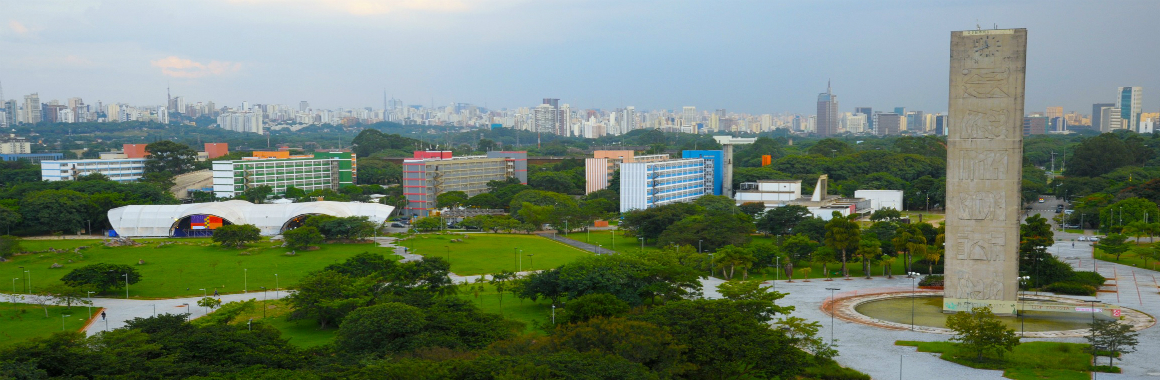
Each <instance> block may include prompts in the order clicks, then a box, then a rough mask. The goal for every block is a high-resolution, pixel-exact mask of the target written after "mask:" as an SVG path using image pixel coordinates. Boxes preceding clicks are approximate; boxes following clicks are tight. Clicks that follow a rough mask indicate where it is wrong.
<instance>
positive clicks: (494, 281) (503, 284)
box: [487, 270, 516, 308]
mask: <svg viewBox="0 0 1160 380" xmlns="http://www.w3.org/2000/svg"><path fill="white" fill-rule="evenodd" d="M515 279H516V273H515V272H511V271H508V270H502V271H500V272H499V273H496V274H493V275H491V279H489V280H488V281H487V283H488V284H489V285H491V286H494V287H495V291H496V293H498V294H499V306H500V307H501V308H502V307H503V292H505V291H507V290H511V288H510V287H509V285H510V284H511V282H512V281H513V280H515Z"/></svg>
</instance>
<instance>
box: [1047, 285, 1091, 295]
mask: <svg viewBox="0 0 1160 380" xmlns="http://www.w3.org/2000/svg"><path fill="white" fill-rule="evenodd" d="M1043 291H1045V292H1052V293H1059V294H1067V295H1072V296H1094V295H1096V288H1095V287H1092V286H1090V285H1084V284H1081V283H1078V282H1057V283H1054V284H1051V285H1047V286H1045V287H1043Z"/></svg>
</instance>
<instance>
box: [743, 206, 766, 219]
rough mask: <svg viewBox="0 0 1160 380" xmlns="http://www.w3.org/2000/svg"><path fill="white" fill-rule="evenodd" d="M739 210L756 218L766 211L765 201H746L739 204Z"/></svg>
mask: <svg viewBox="0 0 1160 380" xmlns="http://www.w3.org/2000/svg"><path fill="white" fill-rule="evenodd" d="M737 209H738V211H741V212H743V213H745V215H749V216H750V217H751V218H756V217H758V216H759V215H761V213H763V212H765V203H763V202H745V203H742V204H741V206H737Z"/></svg>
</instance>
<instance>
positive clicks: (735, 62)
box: [0, 0, 1160, 114]
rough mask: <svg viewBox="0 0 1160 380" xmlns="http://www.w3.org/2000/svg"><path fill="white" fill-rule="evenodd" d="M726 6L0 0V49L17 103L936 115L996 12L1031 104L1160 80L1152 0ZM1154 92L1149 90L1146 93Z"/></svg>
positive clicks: (1086, 99)
mask: <svg viewBox="0 0 1160 380" xmlns="http://www.w3.org/2000/svg"><path fill="white" fill-rule="evenodd" d="M729 5H730V6H729V7H723V8H722V7H718V8H721V9H718V8H713V5H709V4H701V3H672V4H669V3H667V2H666V3H663V4H662V3H657V2H633V3H629V4H620V3H610V2H576V3H564V4H551V5H546V4H538V3H531V2H521V1H496V2H490V1H477V2H461V1H439V2H421V3H413V2H402V1H354V0H351V1H336V2H321V1H319V2H313V1H300V2H285V1H278V0H244V1H242V0H238V1H207V2H199V3H194V4H165V3H162V4H155V3H152V2H117V3H109V2H102V1H88V2H70V3H69V4H67V5H64V4H39V3H23V2H9V3H7V4H5V8H6V11H7V12H6V13H7V15H6V17H5V18H4V19H0V22H2V23H3V24H0V50H3V51H6V52H11V54H5V55H4V56H3V57H0V81H3V83H4V85H5V96H6V97H7V98H9V99H12V98H16V95H17V94H21V95H23V94H29V93H33V92H37V93H39V94H40V96H41V98H42V99H52V98H59V99H65V98H68V97H73V96H79V97H82V98H85V99H91V100H90V102H95V101H96V100H102V101H105V102H126V103H132V104H163V101H162V100H160V99H164V97H165V94H164V92H163V91H164V89H165V87H166V86H172V87H173V88H174V92H175V93H180V94H182V95H184V96H186V97H187V98H188V99H207V100H208V99H212V100H213V101H215V102H218V103H219V104H240V103H241V102H242V101H250V102H251V103H274V104H296V103H297V102H298V101H301V100H307V101H309V102H310V103H311V104H312V105H317V106H318V107H320V108H340V107H341V108H357V107H365V106H372V107H375V106H378V105H379V104H381V98H382V93H383V91H384V90H385V91H386V92H387V93H388V95H389V96H393V97H394V98H397V99H403V100H405V101H406V104H408V105H410V104H422V105H425V106H430V105H431V104H432V103H434V104H436V105H446V104H450V103H455V102H463V103H471V104H476V105H479V106H486V107H488V108H491V109H502V108H508V109H511V108H517V107H534V106H535V105H536V104H537V103H538V102H537V101H536V100H537V99H542V98H544V97H551V98H557V99H561V101H560V103H562V104H563V103H567V104H569V105H571V106H572V107H573V108H582V109H589V108H595V109H609V110H611V109H615V108H622V107H625V106H635V107H636V108H637V109H668V110H679V109H680V107H682V106H695V107H697V109H699V110H710V109H729V110H732V111H735V112H739V113H749V114H763V113H780V112H791V113H799V114H810V113H811V110H812V109H815V107H816V104H815V100H816V98H815V95H816V94H817V93H819V92H820V91H821V88H822V86H823V85H824V82H825V81H826V80H827V79H829V78H833V84H834V85H833V86H834V93H835V94H839V95H840V96H841V99H843V100H842V103H843V104H844V105H846V106H845V108H844V109H840V111H842V112H848V111H850V110H852V109H853V107H863V106H865V107H871V108H873V109H889V108H892V107H896V106H906V107H907V108H911V109H923V110H928V111H935V112H938V111H942V110H945V109H946V99H945V95H944V94H945V92H946V87H945V83H942V82H941V81H939V80H935V79H937V78H942V77H944V76H945V75H946V73H945V71H944V70H945V62H946V59H947V58H946V57H947V54H946V51H947V45H946V42H945V40H946V36H947V34H948V33H949V31H950V30H952V29H968V28H971V27H975V26H976V25H978V26H980V27H982V28H984V29H987V28H990V27H993V26H994V25H996V24H997V25H998V26H999V27H1000V28H1005V27H1026V28H1028V29H1029V39H1030V42H1031V43H1032V45H1033V46H1036V49H1032V51H1031V52H1029V56H1028V69H1029V72H1030V73H1031V74H1029V76H1028V94H1027V101H1028V109H1029V110H1038V109H1044V108H1045V107H1047V106H1063V107H1064V108H1065V109H1067V110H1084V109H1087V108H1090V107H1091V105H1092V104H1094V103H1103V102H1115V94H1114V93H1113V92H1112V91H1114V89H1115V88H1116V87H1122V86H1136V87H1143V88H1144V91H1145V92H1147V91H1148V90H1149V89H1151V88H1160V78H1157V76H1156V75H1154V74H1153V72H1152V71H1151V70H1149V69H1148V66H1147V63H1146V62H1154V61H1156V59H1160V51H1157V50H1158V49H1155V48H1151V47H1150V46H1148V45H1144V44H1134V43H1133V41H1129V40H1123V39H1120V38H1117V36H1120V35H1124V34H1125V33H1127V34H1133V35H1148V31H1149V30H1148V28H1147V25H1149V23H1147V22H1145V21H1146V19H1145V18H1146V16H1145V15H1147V14H1155V11H1156V10H1160V5H1158V4H1156V3H1152V2H1118V3H1115V4H1114V5H1115V6H1107V5H1103V4H1088V3H1081V2H1071V3H1059V2H1050V3H1047V2H1018V3H1015V4H1008V3H1004V2H984V3H982V4H979V3H978V2H972V3H970V4H969V5H968V4H967V3H954V4H949V5H948V4H937V5H935V4H926V3H921V2H897V3H890V4H885V5H883V4H874V5H867V4H861V3H832V4H824V5H818V4H790V3H770V4H766V3H736V4H729ZM142 14H148V15H155V16H156V17H145V18H142V17H139V15H142ZM549 14H550V15H552V16H553V17H545V15H549ZM1076 14H1080V15H1082V18H1081V19H1077V18H1075V17H1074V15H1076ZM650 15H651V16H650ZM646 16H647V17H646ZM247 17H248V18H247ZM882 17H888V18H898V19H901V20H908V22H907V23H906V25H907V26H906V27H897V25H895V24H890V25H887V24H884V23H882ZM198 20H200V21H198ZM211 20H212V21H216V23H207V22H205V21H211ZM1060 20H1074V21H1075V22H1060ZM818 23H822V24H827V23H828V24H827V25H828V26H827V28H826V29H824V30H823V29H818V27H817V25H816V24H818ZM211 24H212V25H232V27H227V28H220V27H218V28H211V27H210V26H209V25H211ZM548 25H550V26H552V27H550V28H549V27H545V26H548ZM1111 26H1115V27H1111ZM543 30H546V31H549V32H543ZM1133 31H1136V32H1133ZM1137 32H1138V33H1137ZM239 35H240V36H243V37H238V36H239ZM275 36H277V37H275ZM207 41H218V43H207ZM262 41H290V42H285V43H282V44H267V43H262ZM376 47H382V48H381V49H379V48H376ZM1109 56H1118V57H1123V58H1122V59H1121V61H1120V63H1117V65H1116V68H1117V70H1106V69H1105V68H1106V67H1107V66H1106V57H1109ZM1158 104H1160V102H1158V101H1157V99H1156V98H1154V97H1153V98H1149V97H1148V96H1144V98H1143V103H1142V109H1143V111H1144V112H1149V111H1152V112H1155V110H1156V109H1157V108H1158V107H1157V105H1158Z"/></svg>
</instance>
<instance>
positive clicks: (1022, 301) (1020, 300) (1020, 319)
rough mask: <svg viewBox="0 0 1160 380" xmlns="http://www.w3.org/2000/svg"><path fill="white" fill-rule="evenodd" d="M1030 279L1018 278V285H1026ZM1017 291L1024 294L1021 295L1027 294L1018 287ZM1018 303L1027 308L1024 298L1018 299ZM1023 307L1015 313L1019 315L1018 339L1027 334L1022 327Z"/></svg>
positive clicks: (1026, 277)
mask: <svg viewBox="0 0 1160 380" xmlns="http://www.w3.org/2000/svg"><path fill="white" fill-rule="evenodd" d="M1030 278H1031V277H1028V276H1019V284H1020V285H1023V284H1026V283H1027V280H1028V279H1030ZM1019 291H1021V292H1024V293H1023V294H1027V293H1026V291H1024V290H1023V287H1019ZM1019 302H1020V303H1021V304H1022V305H1023V306H1024V307H1026V306H1027V300H1026V299H1025V298H1024V297H1022V296H1021V297H1019ZM1024 307H1020V308H1019V310H1018V311H1017V312H1018V314H1019V336H1020V337H1023V336H1024V335H1025V334H1027V330H1026V328H1025V327H1024V325H1023V318H1024V317H1023V314H1024V310H1023V309H1024Z"/></svg>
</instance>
